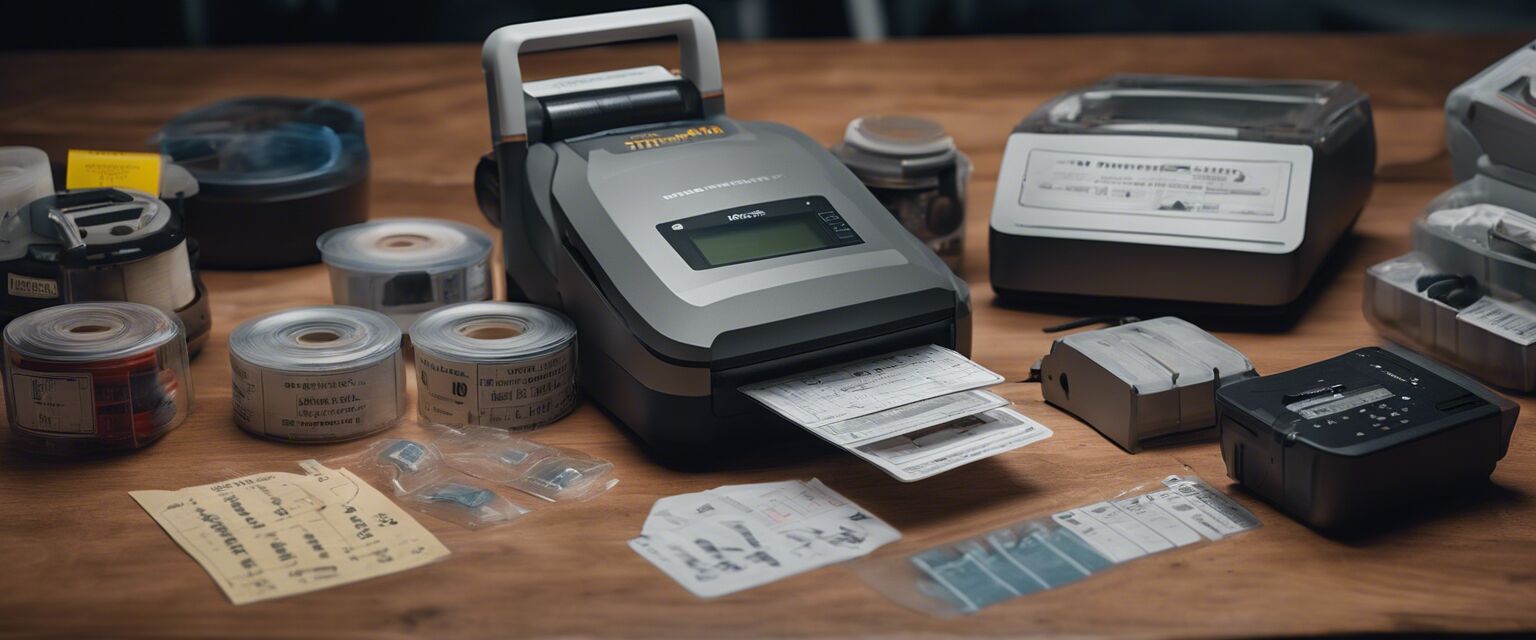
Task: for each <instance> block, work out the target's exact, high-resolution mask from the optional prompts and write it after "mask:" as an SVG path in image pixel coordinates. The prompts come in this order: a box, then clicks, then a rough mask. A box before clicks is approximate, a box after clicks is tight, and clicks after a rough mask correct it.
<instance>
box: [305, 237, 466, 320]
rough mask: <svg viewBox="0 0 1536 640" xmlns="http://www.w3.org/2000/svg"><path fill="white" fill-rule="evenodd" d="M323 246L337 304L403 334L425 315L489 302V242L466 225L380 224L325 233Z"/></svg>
mask: <svg viewBox="0 0 1536 640" xmlns="http://www.w3.org/2000/svg"><path fill="white" fill-rule="evenodd" d="M317 244H318V246H319V247H320V253H321V256H322V257H323V259H324V260H325V264H326V266H327V267H329V269H330V272H331V296H332V299H333V300H335V301H336V304H344V305H349V306H354V307H362V308H364V309H373V310H374V311H379V312H382V313H384V314H386V315H388V316H389V317H390V318H391V319H393V320H394V321H395V322H396V323H397V324H399V325H400V328H401V329H409V328H410V326H411V323H412V322H415V320H416V318H417V316H419V315H421V314H422V313H424V312H426V311H430V310H432V309H436V308H438V307H441V306H444V305H449V304H455V303H459V302H475V301H479V300H488V299H490V297H491V238H490V236H487V235H485V234H484V233H482V232H481V231H480V230H479V229H476V228H474V227H471V226H469V225H466V224H459V223H457V222H448V221H445V220H429V219H423V218H400V219H396V220H376V221H373V222H366V223H363V224H355V225H352V226H349V227H342V228H340V229H336V230H334V231H330V232H327V233H326V234H325V235H323V236H320V239H319V241H318V242H317Z"/></svg>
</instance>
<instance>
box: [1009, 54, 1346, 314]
mask: <svg viewBox="0 0 1536 640" xmlns="http://www.w3.org/2000/svg"><path fill="white" fill-rule="evenodd" d="M1375 164H1376V140H1375V133H1374V129H1373V125H1372V121H1371V108H1370V102H1369V101H1368V99H1367V98H1366V96H1365V94H1364V93H1361V92H1360V90H1359V89H1356V88H1355V86H1354V85H1352V84H1349V83H1347V82H1316V81H1303V80H1294V81H1272V80H1240V79H1225V78H1196V77H1179V76H1144V75H1116V76H1112V77H1110V78H1108V79H1106V80H1104V81H1102V82H1099V83H1098V84H1095V85H1092V86H1089V87H1087V88H1084V89H1079V90H1074V91H1071V92H1068V93H1066V94H1064V95H1061V96H1059V97H1057V98H1056V99H1054V100H1051V101H1050V102H1048V103H1046V104H1045V105H1043V106H1041V107H1040V108H1038V109H1036V110H1035V111H1034V112H1033V113H1031V114H1030V115H1029V116H1028V117H1026V118H1025V119H1024V121H1023V122H1021V123H1020V124H1019V126H1018V127H1017V128H1015V129H1014V131H1013V134H1012V135H1010V136H1009V138H1008V145H1007V148H1006V150H1005V151H1004V154H1003V164H1002V169H1001V172H1000V173H999V176H998V182H997V195H996V199H995V200H994V201H993V205H992V229H991V233H990V241H991V276H992V286H993V288H994V289H996V290H997V293H998V295H999V297H1001V298H1003V299H1004V300H1019V301H1048V302H1049V301H1056V302H1063V301H1064V302H1086V301H1090V300H1091V299H1092V298H1102V297H1107V298H1111V299H1114V300H1115V301H1116V302H1119V303H1122V304H1124V303H1134V304H1133V306H1148V307H1167V306H1176V307H1179V308H1185V309H1191V310H1195V311H1198V312H1216V313H1223V314H1229V313H1273V312H1283V311H1285V310H1287V309H1288V308H1290V307H1289V306H1288V305H1290V304H1291V303H1292V302H1294V301H1296V300H1297V298H1299V297H1300V296H1301V294H1302V293H1303V291H1304V290H1305V289H1306V286H1307V284H1308V283H1309V282H1310V281H1311V279H1312V276H1313V274H1314V273H1315V272H1316V271H1317V269H1318V267H1319V266H1320V265H1321V264H1322V262H1323V261H1324V258H1326V257H1327V255H1328V254H1329V252H1330V251H1331V250H1332V249H1333V248H1334V246H1335V245H1336V244H1337V243H1338V241H1339V239H1340V238H1341V237H1342V236H1343V235H1344V234H1345V233H1346V232H1347V231H1348V230H1349V228H1350V227H1351V226H1352V225H1353V224H1354V222H1355V219H1356V218H1357V217H1358V216H1359V214H1360V210H1361V208H1362V207H1363V206H1364V205H1365V201H1366V199H1367V198H1368V197H1369V195H1370V192H1371V182H1372V176H1373V173H1374V170H1375Z"/></svg>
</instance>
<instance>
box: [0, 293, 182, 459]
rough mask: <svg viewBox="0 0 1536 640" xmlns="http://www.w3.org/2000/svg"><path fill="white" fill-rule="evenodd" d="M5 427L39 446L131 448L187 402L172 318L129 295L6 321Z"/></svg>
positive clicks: (172, 421) (161, 431) (168, 424)
mask: <svg viewBox="0 0 1536 640" xmlns="http://www.w3.org/2000/svg"><path fill="white" fill-rule="evenodd" d="M4 374H5V376H4V377H5V409H6V416H7V417H8V418H10V423H11V430H12V432H13V433H15V434H17V435H18V436H19V437H21V438H22V439H23V440H24V441H27V442H29V444H34V445H38V446H41V447H43V448H45V449H59V450H66V449H75V448H83V449H137V448H139V447H143V446H145V445H148V444H149V443H151V442H154V441H155V440H158V439H159V438H160V437H161V436H163V435H165V434H166V433H168V432H170V430H172V429H174V428H176V427H177V426H178V425H180V424H181V422H182V420H184V419H185V418H186V416H187V413H189V412H190V411H191V410H192V378H191V377H190V376H188V375H187V339H186V334H185V332H184V330H183V328H182V326H181V323H180V322H178V321H177V320H176V318H175V317H173V316H171V315H170V314H168V313H166V312H165V311H162V310H160V309H157V308H155V307H152V306H149V305H145V304H138V303H133V302H86V303H77V304H66V305H60V306H55V307H48V308H46V309H41V310H38V311H34V312H32V313H28V314H26V315H24V316H21V317H20V318H17V319H16V320H15V321H12V322H11V323H10V324H8V325H6V327H5V361H4Z"/></svg>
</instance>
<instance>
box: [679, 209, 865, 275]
mask: <svg viewBox="0 0 1536 640" xmlns="http://www.w3.org/2000/svg"><path fill="white" fill-rule="evenodd" d="M656 230H657V231H660V232H661V234H662V236H664V237H666V239H667V242H669V243H671V245H672V248H673V249H676V250H677V253H678V255H680V256H682V258H683V260H685V261H687V262H688V266H690V267H693V268H694V269H713V268H715V267H723V266H726V265H731V264H740V263H743V262H751V261H753V260H765V259H767V258H777V257H779V256H787V255H792V254H796V253H805V252H807V251H820V250H822V249H831V248H833V247H843V246H847V245H851V244H859V243H861V242H863V241H864V240H863V239H862V238H860V237H859V234H858V233H857V232H855V231H854V230H853V227H852V226H850V225H849V224H848V222H847V221H846V220H844V219H843V216H842V214H840V213H838V212H837V210H836V209H833V208H832V204H831V203H830V202H827V199H826V198H823V197H821V196H805V197H801V198H788V199H785V200H776V201H774V202H760V203H757V204H750V205H744V206H739V207H732V208H730V209H724V210H721V211H712V212H710V213H706V214H703V215H697V216H693V217H691V218H684V219H682V220H672V221H669V222H663V223H661V224H659V225H656Z"/></svg>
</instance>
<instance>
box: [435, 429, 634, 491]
mask: <svg viewBox="0 0 1536 640" xmlns="http://www.w3.org/2000/svg"><path fill="white" fill-rule="evenodd" d="M432 447H433V448H434V449H435V450H436V452H437V454H438V455H440V456H441V457H442V459H443V461H444V462H446V463H447V464H448V465H449V466H451V467H453V468H455V469H458V470H459V471H462V472H464V473H467V474H469V475H472V476H475V477H477V478H481V479H484V480H487V481H489V482H494V483H496V484H501V485H506V486H509V487H512V488H515V489H517V490H519V491H522V492H524V493H527V494H530V495H533V496H537V497H539V498H543V499H545V500H548V501H550V502H569V501H579V500H589V499H591V498H594V497H597V496H599V495H601V494H603V493H604V492H606V491H608V490H609V489H611V488H613V486H614V485H616V484H618V483H619V481H618V479H617V478H615V477H613V463H611V462H608V461H607V460H603V459H601V458H595V457H592V456H589V455H586V454H584V453H581V452H579V451H574V450H571V449H564V448H560V447H551V446H547V445H542V444H539V443H537V442H534V441H532V440H529V439H527V438H523V437H520V436H516V435H513V434H511V433H508V432H506V431H503V430H500V429H492V428H488V427H465V428H463V429H449V430H445V431H444V432H443V434H442V435H441V436H439V437H438V438H437V439H436V440H434V441H433V442H432Z"/></svg>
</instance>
